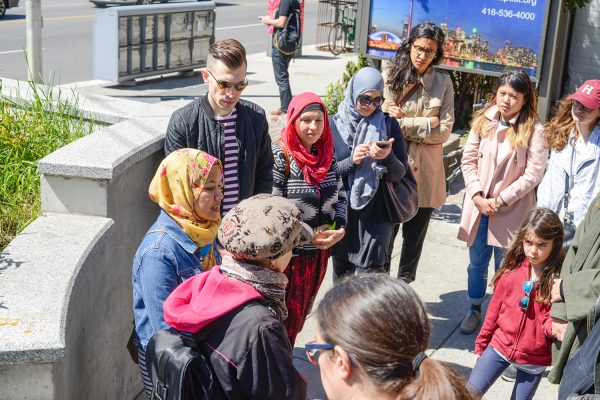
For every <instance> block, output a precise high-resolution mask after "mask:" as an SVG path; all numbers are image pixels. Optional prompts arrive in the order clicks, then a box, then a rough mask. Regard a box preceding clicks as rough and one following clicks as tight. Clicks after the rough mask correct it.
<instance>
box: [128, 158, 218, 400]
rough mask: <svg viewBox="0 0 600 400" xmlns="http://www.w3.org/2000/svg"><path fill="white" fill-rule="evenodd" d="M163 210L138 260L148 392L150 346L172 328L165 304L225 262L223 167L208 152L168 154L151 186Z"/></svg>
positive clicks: (138, 337) (135, 279) (135, 276)
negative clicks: (218, 244) (220, 236)
mask: <svg viewBox="0 0 600 400" xmlns="http://www.w3.org/2000/svg"><path fill="white" fill-rule="evenodd" d="M149 196H150V199H151V200H152V201H154V202H156V203H158V205H159V207H160V208H161V211H160V214H159V216H158V218H157V219H156V222H154V224H153V225H152V226H151V227H150V229H149V230H148V232H147V233H146V235H145V236H144V239H143V240H142V243H141V244H140V246H139V248H138V250H137V252H136V253H135V257H134V259H133V268H132V270H133V271H132V283H133V314H134V318H135V332H134V342H135V344H136V346H137V350H138V365H139V368H140V371H141V375H142V381H143V383H144V388H145V390H146V394H147V395H148V397H150V393H151V392H152V380H151V378H150V375H151V374H150V372H149V368H148V367H147V365H146V355H145V352H146V347H147V345H148V341H149V340H150V338H151V337H152V335H153V334H154V333H156V332H157V331H159V330H161V329H166V328H168V325H167V324H166V323H165V321H164V318H163V302H164V300H165V299H166V298H167V296H168V295H169V294H170V293H171V292H172V291H173V289H175V288H176V287H177V285H179V284H180V283H181V282H183V281H184V280H186V279H188V278H190V277H192V276H194V275H196V274H199V273H201V272H203V271H208V270H209V269H210V268H212V267H213V266H214V265H216V264H217V263H218V261H219V253H218V251H217V250H216V249H215V246H214V241H215V238H216V236H217V228H218V227H219V222H220V220H221V212H220V207H221V201H222V200H223V168H222V164H221V162H220V161H219V160H218V159H217V158H216V157H213V156H211V155H210V154H208V153H205V152H203V151H200V150H195V149H179V150H176V151H174V152H173V153H171V154H169V156H167V158H165V159H164V160H163V161H162V162H161V164H160V166H159V167H158V170H157V171H156V174H155V175H154V178H153V179H152V182H151V183H150V189H149Z"/></svg>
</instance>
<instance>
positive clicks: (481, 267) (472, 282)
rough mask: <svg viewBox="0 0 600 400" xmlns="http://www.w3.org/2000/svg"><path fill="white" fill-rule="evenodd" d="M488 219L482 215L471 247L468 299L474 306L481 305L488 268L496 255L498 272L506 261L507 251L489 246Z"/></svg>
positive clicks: (495, 260)
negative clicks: (505, 254) (503, 261)
mask: <svg viewBox="0 0 600 400" xmlns="http://www.w3.org/2000/svg"><path fill="white" fill-rule="evenodd" d="M488 219H489V218H488V217H487V216H486V215H482V216H481V219H480V221H479V227H478V228H477V235H475V240H474V241H473V244H472V245H471V246H470V247H469V266H468V267H467V273H468V291H467V299H468V301H469V302H470V303H471V304H473V305H481V304H482V303H483V298H484V297H485V289H486V286H487V275H488V266H489V264H490V260H491V259H492V253H493V254H494V266H495V270H496V271H498V269H499V268H500V266H501V265H502V260H503V259H504V253H505V252H506V249H504V248H502V247H495V246H490V245H488V244H487V236H488Z"/></svg>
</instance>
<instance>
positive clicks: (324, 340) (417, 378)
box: [306, 274, 474, 400]
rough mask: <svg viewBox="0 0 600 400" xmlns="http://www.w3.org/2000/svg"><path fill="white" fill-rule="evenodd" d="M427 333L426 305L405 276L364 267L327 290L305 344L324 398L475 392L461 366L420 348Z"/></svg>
mask: <svg viewBox="0 0 600 400" xmlns="http://www.w3.org/2000/svg"><path fill="white" fill-rule="evenodd" d="M399 305H401V306H400V307H399ZM430 334H431V324H430V322H429V318H428V317H427V312H426V311H425V307H424V306H423V303H422V302H421V300H420V299H419V296H417V294H416V293H415V291H414V290H413V289H412V288H411V287H410V286H409V285H408V284H407V283H406V282H404V281H402V280H400V279H395V278H392V277H390V276H389V275H387V274H365V275H358V276H355V277H352V278H350V279H344V280H343V281H341V282H340V283H339V284H338V285H336V286H334V287H333V288H332V289H331V290H330V291H329V292H327V294H326V295H325V297H324V298H323V300H321V302H320V303H319V307H318V309H317V333H316V341H315V342H313V343H308V344H307V345H306V351H307V355H308V358H309V360H310V361H311V362H312V363H313V364H317V363H318V365H319V368H320V370H321V381H322V383H323V388H324V389H325V393H326V394H327V398H328V399H329V400H342V399H350V398H352V399H356V400H362V399H390V400H391V399H394V400H398V399H406V400H408V399H411V400H412V399H423V400H425V399H444V400H470V399H474V396H473V395H472V394H471V393H469V391H468V390H467V388H466V385H465V382H464V380H463V378H462V377H461V376H460V375H459V374H458V373H456V372H455V371H454V370H453V369H452V368H450V367H448V366H446V365H444V364H441V363H439V362H437V361H434V360H432V359H430V358H428V357H427V356H426V355H425V353H424V351H425V350H426V349H427V345H428V342H429V335H430Z"/></svg>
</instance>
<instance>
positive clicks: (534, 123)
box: [458, 71, 548, 334]
mask: <svg viewBox="0 0 600 400" xmlns="http://www.w3.org/2000/svg"><path fill="white" fill-rule="evenodd" d="M535 110H536V97H535V92H534V90H533V86H532V84H531V81H530V80H529V77H528V76H527V75H526V74H525V73H524V72H521V71H512V72H507V73H505V74H504V75H502V76H501V77H500V79H499V82H498V89H497V91H496V97H495V100H494V101H493V102H492V103H491V104H490V105H489V106H488V107H486V108H484V109H483V110H481V111H479V112H478V113H477V114H475V116H474V117H473V121H472V123H471V133H470V134H469V138H468V140H467V144H466V145H465V149H464V153H463V159H462V167H461V168H462V172H463V176H464V179H465V188H466V193H465V200H464V204H463V209H462V216H461V221H460V230H459V233H458V238H459V239H460V240H464V241H466V242H467V246H469V266H468V268H467V272H468V301H469V302H470V303H471V308H470V309H469V311H468V313H467V315H466V316H465V318H464V319H463V321H462V323H461V326H460V330H461V332H462V333H465V334H469V333H473V332H474V331H475V330H476V329H477V326H478V325H479V322H480V320H481V304H482V303H483V299H484V296H485V290H486V286H487V271H488V265H489V262H490V260H491V258H492V253H493V254H494V264H495V268H496V270H498V268H499V267H500V265H501V263H502V258H503V256H504V252H505V250H506V249H507V248H508V247H510V246H511V244H512V242H513V241H514V235H515V231H516V230H517V229H518V228H519V226H520V225H521V223H522V222H523V220H524V218H525V216H526V215H527V212H528V211H529V210H530V209H531V208H533V207H534V206H535V190H534V189H535V187H536V186H537V185H538V184H539V183H540V181H541V179H542V176H543V175H544V170H545V169H546V164H547V162H548V149H547V147H546V143H545V140H544V136H543V127H542V124H541V122H540V121H539V119H538V117H537V114H536V111H535Z"/></svg>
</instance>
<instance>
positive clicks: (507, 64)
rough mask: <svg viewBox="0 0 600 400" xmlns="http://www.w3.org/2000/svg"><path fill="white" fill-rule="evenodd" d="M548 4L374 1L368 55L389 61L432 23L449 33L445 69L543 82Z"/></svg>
mask: <svg viewBox="0 0 600 400" xmlns="http://www.w3.org/2000/svg"><path fill="white" fill-rule="evenodd" d="M548 1H549V0H478V1H473V0H436V1H430V0H371V5H370V12H369V26H368V39H367V48H366V54H367V55H370V56H372V57H376V58H389V57H392V56H393V55H394V54H395V53H396V49H398V47H399V46H400V43H401V41H402V40H403V39H404V38H405V37H407V36H408V33H409V32H410V30H411V29H412V27H414V26H416V25H418V24H420V23H422V22H433V23H435V24H436V25H438V26H439V27H440V28H442V30H443V31H444V33H445V34H446V44H445V46H444V54H445V60H444V61H442V66H445V67H448V68H451V69H459V70H473V72H482V73H491V74H494V75H495V74H500V73H502V72H504V71H506V70H510V69H514V68H521V69H524V70H525V71H526V72H527V73H528V74H529V76H530V77H532V78H537V77H538V66H539V64H540V62H541V57H542V50H543V49H542V48H543V42H544V34H545V26H546V15H547V8H548V7H547V3H548Z"/></svg>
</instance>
